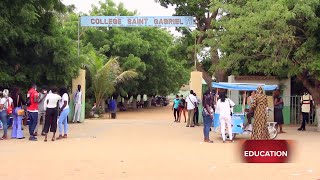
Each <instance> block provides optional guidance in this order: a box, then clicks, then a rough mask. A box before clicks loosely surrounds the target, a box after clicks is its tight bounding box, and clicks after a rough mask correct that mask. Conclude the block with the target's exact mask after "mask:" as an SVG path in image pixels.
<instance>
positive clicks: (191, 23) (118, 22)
mask: <svg viewBox="0 0 320 180" xmlns="http://www.w3.org/2000/svg"><path fill="white" fill-rule="evenodd" d="M80 26H81V27H165V28H170V27H195V26H196V25H195V20H194V18H193V17H192V16H81V17H80V20H79V22H78V58H79V57H80ZM195 53H196V52H195ZM85 79H86V77H85V70H83V69H81V70H80V74H79V76H78V77H77V78H75V79H73V80H72V93H74V92H75V91H76V89H77V86H78V84H80V85H81V87H82V93H83V95H82V107H81V108H82V111H81V118H80V119H81V121H83V120H84V119H85V94H86V91H85V87H86V83H85ZM190 85H191V87H190V88H191V89H193V90H194V91H195V93H196V94H197V95H198V96H199V97H202V73H201V72H197V71H194V72H192V73H191V84H190ZM71 102H73V96H72V98H71ZM70 106H71V113H70V115H69V120H71V119H72V117H73V114H74V107H73V103H70ZM199 109H202V108H201V107H200V108H199ZM199 113H201V112H199ZM201 117H202V116H199V122H202V118H201Z"/></svg>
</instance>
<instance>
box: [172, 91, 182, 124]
mask: <svg viewBox="0 0 320 180" xmlns="http://www.w3.org/2000/svg"><path fill="white" fill-rule="evenodd" d="M179 105H180V99H179V96H178V95H176V98H175V99H174V100H173V105H172V110H173V116H174V122H178V121H179V118H180V117H179Z"/></svg>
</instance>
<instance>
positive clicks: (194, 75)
mask: <svg viewBox="0 0 320 180" xmlns="http://www.w3.org/2000/svg"><path fill="white" fill-rule="evenodd" d="M190 90H193V91H194V92H195V93H196V94H197V98H198V99H200V100H201V101H202V72H199V71H193V72H191V82H190ZM199 123H203V118H202V102H201V103H200V105H199Z"/></svg>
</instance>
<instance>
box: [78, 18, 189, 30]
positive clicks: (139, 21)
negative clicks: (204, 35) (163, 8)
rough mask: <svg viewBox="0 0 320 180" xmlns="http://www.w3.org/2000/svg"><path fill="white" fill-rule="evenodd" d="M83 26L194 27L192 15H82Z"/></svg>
mask: <svg viewBox="0 0 320 180" xmlns="http://www.w3.org/2000/svg"><path fill="white" fill-rule="evenodd" d="M80 22H81V26H84V27H194V26H195V23H194V20H193V17H192V16H82V17H81V20H80Z"/></svg>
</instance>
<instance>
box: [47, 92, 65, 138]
mask: <svg viewBox="0 0 320 180" xmlns="http://www.w3.org/2000/svg"><path fill="white" fill-rule="evenodd" d="M51 91H52V93H50V94H48V95H47V98H46V101H47V102H46V104H47V105H46V119H45V123H44V128H43V129H44V133H45V139H44V142H47V136H48V132H49V129H50V132H52V133H53V135H52V139H51V140H52V141H54V140H55V135H56V131H57V118H58V109H57V107H58V102H59V101H60V100H61V96H60V95H58V92H57V91H58V90H57V88H56V87H53V88H52V90H51Z"/></svg>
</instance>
